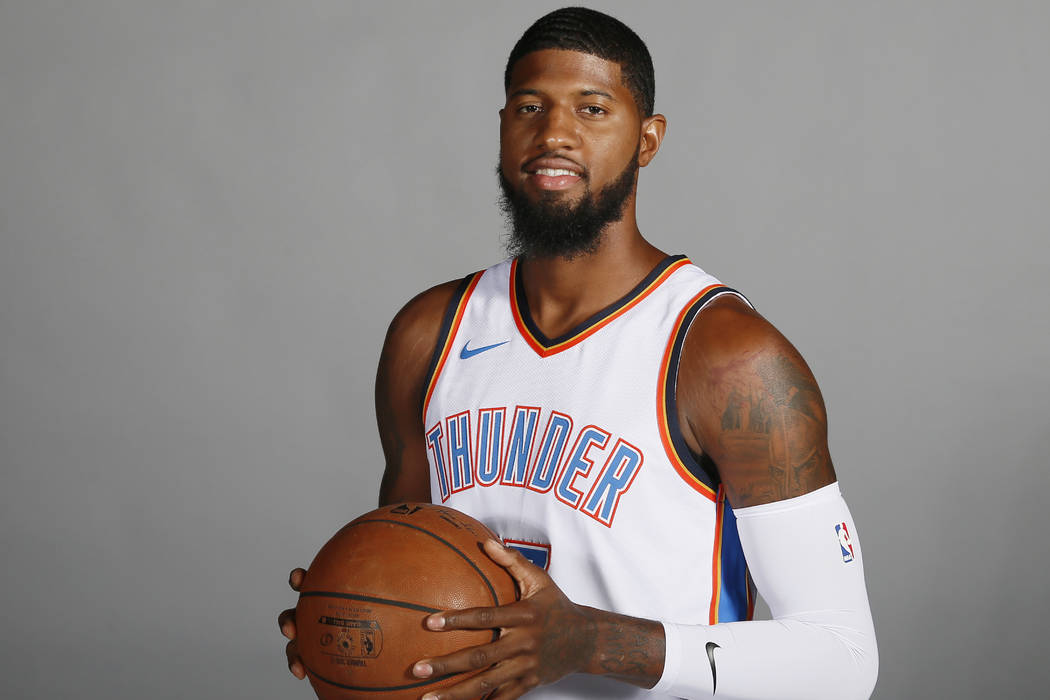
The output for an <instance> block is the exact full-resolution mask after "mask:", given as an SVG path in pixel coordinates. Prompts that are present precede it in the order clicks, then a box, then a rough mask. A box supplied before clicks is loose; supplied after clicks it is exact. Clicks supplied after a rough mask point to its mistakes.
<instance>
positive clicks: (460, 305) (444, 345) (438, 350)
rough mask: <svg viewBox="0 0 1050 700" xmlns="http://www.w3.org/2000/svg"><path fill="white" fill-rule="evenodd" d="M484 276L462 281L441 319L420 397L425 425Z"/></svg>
mask: <svg viewBox="0 0 1050 700" xmlns="http://www.w3.org/2000/svg"><path fill="white" fill-rule="evenodd" d="M482 274H484V271H481V272H474V273H472V274H469V275H467V276H466V277H464V278H463V279H462V281H460V283H459V286H458V287H456V291H455V292H454V293H453V294H452V298H451V299H449V302H448V307H447V308H446V309H445V316H444V318H442V319H441V328H440V330H439V331H438V337H437V343H435V344H434V354H433V355H432V356H431V358H430V366H429V367H428V368H427V373H426V375H425V381H424V382H423V392H422V395H421V396H420V397H419V407H420V417H421V418H422V420H423V422H424V423H425V422H426V416H427V407H428V406H429V405H430V397H431V396H432V395H433V393H434V387H435V386H436V385H437V380H438V377H439V376H441V369H442V368H443V367H444V366H445V361H446V360H447V359H448V353H449V349H450V347H451V344H452V339H453V338H455V337H456V331H458V330H459V324H460V322H461V321H462V320H463V312H464V310H465V309H466V308H467V301H469V300H470V295H471V293H473V291H474V288H475V287H477V286H478V280H480V279H481V276H482Z"/></svg>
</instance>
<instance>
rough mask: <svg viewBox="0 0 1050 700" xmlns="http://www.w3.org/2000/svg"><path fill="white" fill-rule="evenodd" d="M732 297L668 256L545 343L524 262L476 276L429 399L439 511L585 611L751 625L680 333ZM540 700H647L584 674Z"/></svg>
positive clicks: (432, 378) (451, 319) (444, 337)
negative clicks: (683, 389)
mask: <svg viewBox="0 0 1050 700" xmlns="http://www.w3.org/2000/svg"><path fill="white" fill-rule="evenodd" d="M721 294H737V295H738V296H739V294H738V293H737V292H735V291H734V290H731V289H729V288H728V287H726V286H724V285H722V284H720V283H719V282H718V280H716V279H715V278H713V277H712V276H711V275H709V274H707V273H706V272H704V271H703V270H701V269H700V268H698V267H696V266H695V265H693V264H692V263H691V262H690V261H689V260H688V259H686V258H685V256H672V257H668V258H666V259H665V260H664V261H662V262H661V263H660V264H659V265H658V266H657V267H656V268H655V269H654V270H653V271H652V272H651V273H650V274H649V275H648V276H647V277H646V278H645V279H644V280H642V281H641V282H640V283H639V284H638V285H637V286H636V287H635V288H634V289H633V290H632V291H631V292H629V293H628V294H627V295H626V296H625V297H623V298H622V299H620V300H619V301H617V302H616V303H614V304H613V305H611V306H609V307H608V308H606V309H605V310H603V311H601V312H600V313H598V314H596V315H595V316H593V317H591V318H590V319H588V320H587V321H586V322H584V323H583V324H581V325H580V326H578V327H577V328H575V329H573V330H572V331H570V332H569V333H567V334H565V335H564V336H561V337H558V338H547V337H546V336H544V334H543V333H542V332H541V331H540V330H539V329H538V328H537V326H536V324H535V323H534V322H533V321H532V318H531V316H530V313H529V308H528V303H527V300H526V298H525V292H524V287H523V285H522V281H521V278H520V275H519V274H518V263H517V261H516V260H508V261H504V262H502V263H500V264H498V265H495V266H493V267H491V268H489V269H487V270H484V271H482V272H478V273H475V274H473V275H470V276H468V277H467V278H466V279H464V280H463V282H462V283H461V285H460V287H459V289H458V291H457V293H456V294H455V296H454V298H453V300H452V302H451V304H450V306H449V309H448V312H447V313H446V316H445V319H444V323H443V326H442V329H441V334H440V336H439V339H438V344H437V348H436V349H435V353H434V357H433V360H432V363H431V369H430V373H429V381H428V382H427V384H426V389H425V394H424V397H423V415H424V428H425V430H426V445H427V453H428V458H429V461H430V488H431V497H432V500H433V502H434V503H441V504H444V505H448V506H450V507H452V508H456V509H458V510H461V511H463V512H465V513H468V514H470V515H472V516H473V517H475V518H478V519H479V520H481V521H483V522H484V523H485V524H487V525H488V526H489V527H491V528H492V529H493V530H494V531H496V532H497V533H499V535H500V536H501V537H503V538H504V540H505V541H506V543H507V544H509V545H512V546H515V547H516V548H518V549H519V550H520V551H521V552H522V553H523V554H525V556H526V557H527V558H529V560H530V561H532V562H533V563H535V564H537V565H538V566H541V567H543V568H546V569H547V570H548V572H549V573H550V575H551V577H552V578H553V579H554V581H555V582H556V583H557V584H558V585H559V586H560V587H561V589H562V590H563V591H564V592H565V594H566V595H567V596H568V597H569V599H570V600H572V601H573V602H575V603H579V604H582V605H589V606H593V607H596V608H601V609H604V610H611V611H614V612H618V613H623V614H626V615H632V616H636V617H642V618H648V619H653V620H661V621H669V622H678V623H691V624H715V623H718V622H732V621H738V620H744V619H750V618H751V615H752V612H753V587H752V585H751V584H750V581H749V577H748V574H747V570H746V564H745V562H744V558H743V554H742V553H741V550H740V543H739V540H738V538H737V534H736V519H735V518H734V517H733V515H732V513H731V510H730V507H729V504H728V503H727V502H726V499H725V496H724V492H723V489H722V488H721V486H720V484H719V482H718V480H717V474H716V473H715V472H714V470H713V469H711V468H710V467H709V466H708V467H706V468H705V466H704V465H703V464H702V463H701V462H698V461H697V460H696V459H695V458H694V457H693V455H692V454H691V453H690V451H689V449H688V447H687V446H686V444H685V441H684V438H683V437H682V434H681V432H680V430H679V427H678V418H677V410H676V407H675V382H676V377H677V370H678V362H679V357H680V354H681V351H682V344H683V341H684V339H685V335H686V332H687V331H688V329H689V325H690V323H691V322H692V320H693V318H694V317H695V316H696V314H697V313H699V312H700V310H701V309H702V308H703V307H704V306H705V305H706V304H707V303H709V302H710V301H711V300H712V299H714V298H716V297H717V296H719V295H721ZM741 298H742V297H741ZM745 301H746V300H745ZM529 697H537V698H540V697H542V698H590V697H593V698H599V697H600V698H628V697H654V696H653V694H651V693H649V692H648V691H645V690H642V689H639V688H635V687H633V686H629V685H627V684H624V683H619V682H616V681H611V680H608V679H603V678H599V677H594V676H587V675H583V674H580V675H574V676H570V677H568V678H566V679H564V680H562V681H561V682H559V683H556V684H553V685H550V686H543V687H540V688H538V689H536V690H534V691H533V692H532V693H530V695H529Z"/></svg>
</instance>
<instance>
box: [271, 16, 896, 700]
mask: <svg viewBox="0 0 1050 700" xmlns="http://www.w3.org/2000/svg"><path fill="white" fill-rule="evenodd" d="M505 87H506V103H505V105H504V108H503V109H502V110H501V111H500V147H501V148H500V159H499V168H498V175H499V180H500V185H501V188H502V192H503V201H502V204H503V207H504V209H505V211H506V214H507V217H508V220H509V222H510V226H511V229H512V235H513V240H512V244H511V248H512V250H511V252H512V253H513V257H512V258H511V259H510V260H508V261H505V262H503V263H500V264H498V265H495V266H494V267H491V268H489V269H487V270H484V271H482V272H479V273H475V274H472V275H469V276H468V277H467V278H465V279H463V280H459V281H453V282H449V283H447V284H443V285H440V286H438V287H435V288H433V289H430V290H428V291H426V292H423V293H422V294H420V295H419V296H417V297H416V298H415V299H413V300H412V301H410V302H409V303H408V304H407V305H406V306H405V307H404V309H402V310H401V312H400V313H399V314H398V315H397V317H396V318H395V319H394V320H393V322H392V324H391V326H390V330H389V333H388V336H387V339H386V344H385V347H384V349H383V353H382V357H381V358H380V362H379V372H378V377H377V386H376V409H377V414H378V422H379V430H380V436H381V439H382V443H383V449H384V452H385V454H386V460H387V462H386V472H385V474H384V476H383V481H382V486H381V491H380V503H381V504H386V503H393V502H398V501H433V502H435V503H443V504H445V505H448V506H451V507H453V508H457V509H460V510H462V511H464V512H466V513H468V514H471V515H473V516H475V517H477V518H479V519H481V520H482V521H484V522H486V524H488V525H489V526H491V527H492V528H493V529H494V530H495V531H496V532H498V533H499V534H500V536H501V537H502V538H503V539H504V540H505V542H506V545H504V544H501V543H497V542H489V543H488V544H487V545H486V551H487V552H488V554H489V556H491V557H492V558H493V559H494V560H495V561H497V562H498V563H500V564H502V565H503V566H505V567H506V568H507V569H508V570H509V571H510V572H511V574H512V575H513V576H514V577H515V579H516V580H517V582H518V585H519V587H520V591H521V600H520V601H519V602H516V603H513V604H510V605H506V606H502V607H498V608H483V609H470V610H453V611H446V612H443V613H438V614H435V615H432V616H430V617H429V618H427V622H426V624H427V625H428V627H430V628H431V629H434V630H451V629H459V628H482V629H484V628H494V627H495V628H500V629H501V635H500V637H499V639H498V640H497V641H495V642H493V643H490V644H486V645H483V646H480V647H477V648H473V649H468V650H465V651H462V652H458V653H454V654H450V655H447V656H443V657H438V658H430V659H420V660H419V663H417V664H416V665H415V667H414V669H413V672H414V674H415V675H416V676H418V677H419V678H421V679H424V678H428V677H431V676H440V675H444V674H448V673H456V672H460V671H464V670H468V669H477V668H484V669H486V670H484V671H483V672H481V673H480V674H478V675H475V676H473V677H471V678H470V679H468V680H465V681H463V682H461V683H459V684H458V685H455V686H452V687H450V688H447V689H444V690H440V691H436V692H431V693H428V694H426V695H425V696H424V697H425V698H426V699H427V700H431V699H432V698H441V699H442V700H454V699H460V698H463V699H466V698H476V697H480V696H482V695H486V694H487V693H493V691H494V693H493V694H492V695H491V696H490V697H493V698H498V699H500V700H503V699H506V698H515V697H518V696H520V695H522V694H524V693H526V692H528V691H532V692H531V693H530V697H537V698H539V697H543V698H633V697H643V696H645V697H682V698H709V697H716V698H753V699H756V700H757V699H762V698H800V699H801V698H805V699H807V700H820V699H824V698H827V699H831V698H834V699H835V700H843V699H844V698H866V697H869V696H870V694H871V691H872V688H873V687H874V683H875V678H876V675H877V668H878V657H877V650H876V644H875V636H874V628H873V625H872V620H871V614H870V611H869V606H868V601H867V593H866V591H865V585H864V575H863V569H862V556H861V550H860V545H859V542H858V540H857V534H856V528H855V527H854V524H853V521H852V519H851V517H850V514H849V510H848V509H847V507H846V504H845V502H844V501H843V498H842V496H841V494H840V491H839V487H838V483H837V481H836V476H835V472H834V470H833V468H832V464H831V459H830V457H829V454H828V447H827V440H826V416H825V411H824V404H823V401H822V399H821V395H820V391H819V389H818V388H817V384H816V382H815V381H814V379H813V376H812V374H811V373H810V370H809V368H808V367H807V366H806V363H805V362H804V361H803V359H802V357H801V356H800V355H799V354H798V352H797V351H796V350H795V348H794V347H792V346H791V344H790V343H788V341H787V340H786V339H785V338H784V337H783V336H782V335H780V333H778V332H777V330H776V329H775V328H773V326H771V325H770V324H769V323H768V322H767V321H766V320H765V319H764V318H762V316H760V315H759V314H758V313H757V312H756V311H754V310H753V309H752V308H751V306H750V305H749V303H748V302H747V300H746V299H745V298H744V297H743V296H741V295H740V294H739V293H737V292H735V291H733V290H731V289H729V288H728V287H726V286H724V285H722V284H721V283H719V282H718V281H717V280H715V279H714V278H713V277H711V276H710V275H708V274H707V273H706V272H704V271H702V270H701V269H700V268H698V267H696V266H695V265H693V264H692V263H691V262H690V261H689V260H688V259H686V258H685V257H683V256H674V255H667V254H666V253H664V252H662V251H660V250H658V249H657V248H656V247H654V246H653V245H652V244H651V243H649V242H648V241H647V240H646V239H644V238H643V237H642V235H641V233H640V232H639V229H638V225H637V222H636V220H635V195H636V186H637V177H638V172H639V168H642V167H645V166H646V165H648V164H649V163H650V162H651V161H652V160H653V158H654V157H655V156H656V154H657V152H658V151H659V149H660V145H661V142H662V140H663V137H664V131H665V128H666V120H665V118H664V117H663V116H662V115H660V114H656V113H654V111H653V95H654V79H653V70H652V63H651V60H650V57H649V53H648V50H647V49H646V47H645V45H644V43H643V42H642V41H641V39H639V38H638V36H637V35H635V34H634V32H632V31H631V30H630V29H629V28H627V27H626V26H624V25H623V24H621V23H620V22H619V21H617V20H615V19H613V18H611V17H608V16H606V15H603V14H601V13H598V12H594V11H591V10H585V9H580V8H568V9H564V10H559V11H556V12H553V13H551V14H549V15H547V16H545V17H543V18H541V19H540V20H538V21H537V22H536V23H535V24H534V25H533V26H532V27H530V28H529V29H528V30H527V31H526V32H525V34H524V35H523V36H522V38H521V39H520V40H519V41H518V43H517V45H516V46H515V47H514V49H513V50H512V52H511V54H510V57H509V60H508V62H507V69H506V74H505ZM683 194H684V196H688V193H683ZM302 575H303V571H302V570H301V569H297V570H295V571H293V572H292V578H291V581H292V584H293V588H295V587H297V586H298V585H299V583H300V582H301V581H302ZM752 580H753V581H754V582H755V584H757V587H758V589H759V590H760V591H761V592H762V594H763V596H764V598H765V599H766V600H767V602H768V603H769V606H770V609H771V611H772V614H773V616H774V618H775V620H772V621H752V620H751V616H752V610H753V607H752V602H753V593H754V590H753V587H752V584H751V581H752ZM280 626H281V629H282V631H283V632H284V633H285V634H286V636H288V637H290V638H291V639H292V640H293V641H292V642H290V643H289V645H288V661H289V667H290V669H291V671H292V673H293V674H295V675H296V676H297V677H300V678H302V677H303V676H304V669H303V666H302V663H301V660H300V659H299V657H298V654H297V652H296V647H295V641H294V637H295V625H294V613H293V611H290V610H289V611H285V612H284V613H282V614H281V616H280ZM646 689H651V690H646Z"/></svg>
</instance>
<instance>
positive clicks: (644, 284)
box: [510, 255, 690, 357]
mask: <svg viewBox="0 0 1050 700" xmlns="http://www.w3.org/2000/svg"><path fill="white" fill-rule="evenodd" d="M518 262H519V261H518V259H517V258H515V259H514V260H513V261H512V262H511V266H510V306H511V313H512V314H513V315H514V323H515V324H516V325H517V326H518V331H519V332H520V333H521V336H522V337H523V338H524V339H525V341H526V342H527V343H528V344H529V347H531V348H532V349H533V350H534V351H535V352H536V354H538V355H540V356H541V357H548V356H550V355H556V354H557V353H559V352H561V351H562V350H568V349H569V348H571V347H572V346H574V345H576V344H577V343H580V342H583V341H584V340H586V339H587V338H588V337H590V336H591V335H593V334H594V333H597V332H598V331H599V330H601V329H602V328H604V327H605V326H607V325H609V324H610V323H612V322H613V321H615V320H616V319H617V318H619V317H620V316H622V315H623V314H625V313H626V312H627V311H628V310H630V309H631V308H632V307H634V306H635V305H636V304H638V303H639V302H640V301H641V300H642V299H644V298H645V297H647V296H649V295H650V294H651V293H652V292H653V290H655V289H656V288H657V287H659V286H660V285H661V284H663V283H664V281H665V280H666V279H667V278H668V277H670V276H671V275H672V274H673V273H674V272H675V271H676V270H678V269H679V268H681V267H684V266H686V265H689V264H690V262H689V259H688V258H687V257H686V256H684V255H669V256H667V257H666V258H664V259H663V260H661V261H660V263H659V264H658V265H657V266H656V267H654V268H653V270H652V271H651V272H650V273H649V274H648V275H646V276H645V279H643V280H642V281H641V282H639V283H638V284H637V285H635V287H634V289H632V290H631V291H629V292H627V294H625V295H624V296H623V297H621V298H620V299H618V300H617V301H615V302H613V303H612V304H610V305H609V306H607V307H605V308H604V309H602V310H601V311H599V312H598V313H596V314H594V315H593V316H591V317H590V318H588V319H587V320H586V321H584V322H583V323H581V324H580V325H578V326H576V327H575V328H573V329H572V330H570V331H569V332H568V333H564V334H562V335H560V336H558V337H557V338H548V337H547V336H545V335H544V334H543V332H542V331H541V330H540V329H539V327H537V326H536V324H535V323H534V322H533V320H532V314H531V312H530V311H529V302H528V300H527V299H526V298H525V285H524V283H523V282H522V281H521V275H519V274H518Z"/></svg>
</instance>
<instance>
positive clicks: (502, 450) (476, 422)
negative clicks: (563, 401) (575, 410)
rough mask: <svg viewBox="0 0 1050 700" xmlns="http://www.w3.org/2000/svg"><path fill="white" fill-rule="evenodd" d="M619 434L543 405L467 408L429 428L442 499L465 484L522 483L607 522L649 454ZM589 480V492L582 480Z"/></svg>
mask: <svg viewBox="0 0 1050 700" xmlns="http://www.w3.org/2000/svg"><path fill="white" fill-rule="evenodd" d="M574 426H579V427H574ZM613 437H614V436H613V435H612V433H610V432H609V431H608V430H604V429H603V428H601V427H600V426H597V425H581V422H580V421H579V420H574V419H573V417H572V415H570V414H568V413H563V412H560V411H558V410H555V409H552V410H550V411H545V410H544V409H543V408H541V407H539V406H513V407H507V406H499V407H494V408H493V407H489V408H480V409H474V410H467V411H462V412H460V413H457V414H455V415H453V416H447V417H445V418H444V419H439V420H438V421H437V422H436V423H435V424H434V425H433V426H432V427H431V428H430V429H429V430H428V431H427V433H426V440H427V450H428V452H429V453H430V462H431V464H432V465H434V467H435V469H434V475H435V476H436V477H437V491H438V494H439V495H440V498H441V502H442V503H444V502H447V501H448V499H449V497H450V496H451V495H452V494H454V493H460V492H462V491H465V490H467V489H472V488H486V487H490V486H496V485H499V486H507V487H516V488H521V489H529V490H532V491H535V492H536V493H551V494H552V495H553V496H554V497H555V498H557V499H558V501H560V502H561V503H563V504H564V505H565V506H566V507H568V508H571V509H573V510H579V511H580V512H582V513H584V514H586V515H587V516H589V517H592V518H594V519H595V520H597V521H598V522H600V523H602V524H604V525H606V526H608V527H611V526H612V524H613V518H614V517H615V516H616V504H617V502H618V501H619V499H620V497H621V496H623V495H624V494H625V493H626V492H627V490H628V489H629V488H630V486H631V482H632V481H633V480H634V477H635V475H636V474H637V473H638V470H639V468H640V467H641V465H642V462H643V459H644V457H643V455H642V452H641V450H640V449H639V448H637V447H635V446H634V445H632V444H631V443H629V442H627V441H626V440H625V439H624V438H623V437H616V438H615V439H613ZM599 465H600V466H599ZM592 473H593V477H592ZM585 481H587V482H588V483H590V487H589V489H588V490H587V493H586V495H585V494H584V493H583V491H582V490H581V487H580V485H581V483H583V482H585Z"/></svg>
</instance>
